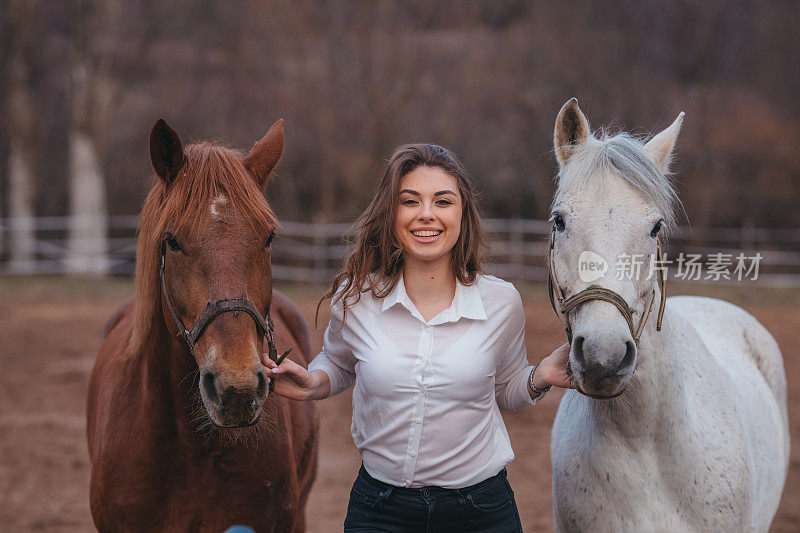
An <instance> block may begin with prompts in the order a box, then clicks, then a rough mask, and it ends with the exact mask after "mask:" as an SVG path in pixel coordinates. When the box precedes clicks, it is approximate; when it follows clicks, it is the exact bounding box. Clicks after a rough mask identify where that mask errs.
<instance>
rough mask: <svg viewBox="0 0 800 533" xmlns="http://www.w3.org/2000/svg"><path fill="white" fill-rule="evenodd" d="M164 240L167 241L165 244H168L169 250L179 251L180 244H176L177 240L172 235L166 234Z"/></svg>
mask: <svg viewBox="0 0 800 533" xmlns="http://www.w3.org/2000/svg"><path fill="white" fill-rule="evenodd" d="M166 241H167V246H169V249H170V250H172V251H173V252H180V251H181V245H180V244H178V241H177V240H176V239H175V237H173V236H172V235H167V238H166Z"/></svg>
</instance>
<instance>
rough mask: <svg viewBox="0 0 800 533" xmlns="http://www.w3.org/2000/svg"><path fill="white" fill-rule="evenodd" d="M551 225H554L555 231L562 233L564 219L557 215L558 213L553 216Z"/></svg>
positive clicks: (564, 225)
mask: <svg viewBox="0 0 800 533" xmlns="http://www.w3.org/2000/svg"><path fill="white" fill-rule="evenodd" d="M553 223H554V224H555V225H556V229H557V230H558V231H564V228H565V227H566V224H565V223H564V217H562V216H561V215H559V214H558V213H556V214H554V215H553Z"/></svg>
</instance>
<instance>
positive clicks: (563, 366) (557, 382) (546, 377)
mask: <svg viewBox="0 0 800 533" xmlns="http://www.w3.org/2000/svg"><path fill="white" fill-rule="evenodd" d="M569 351H570V345H569V343H566V342H565V343H564V344H562V345H561V346H559V347H558V348H556V349H555V350H553V353H551V354H550V355H548V356H547V357H545V358H544V359H542V362H541V363H539V367H538V368H537V369H536V373H535V374H534V375H533V384H534V385H535V386H536V388H538V389H544V388H545V387H547V386H548V385H552V386H554V387H561V388H562V389H574V388H575V382H574V381H573V380H572V376H570V375H569V374H567V365H569Z"/></svg>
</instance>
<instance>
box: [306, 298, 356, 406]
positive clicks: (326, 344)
mask: <svg viewBox="0 0 800 533" xmlns="http://www.w3.org/2000/svg"><path fill="white" fill-rule="evenodd" d="M343 316H344V312H343V310H342V307H341V302H337V303H336V304H332V305H331V319H330V322H328V327H327V329H325V337H324V340H323V346H322V351H321V352H320V353H319V354H318V355H317V356H316V357H315V358H314V360H313V361H311V364H309V365H308V370H309V371H313V370H322V371H323V372H325V373H326V374H327V375H328V378H329V379H330V381H331V392H330V394H328V398H330V397H331V396H335V395H337V394H339V393H340V392H342V391H345V390H347V389H349V388H350V387H352V386H353V384H354V383H355V382H356V373H355V365H356V357H355V356H354V355H353V350H352V348H351V346H350V344H349V343H348V342H347V340H346V339H345V327H344V323H343Z"/></svg>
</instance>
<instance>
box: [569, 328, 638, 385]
mask: <svg viewBox="0 0 800 533" xmlns="http://www.w3.org/2000/svg"><path fill="white" fill-rule="evenodd" d="M636 352H637V350H636V344H635V343H634V342H633V340H628V341H625V342H615V343H613V344H612V343H607V342H597V341H595V340H593V339H591V338H585V337H583V336H581V335H578V336H576V337H575V338H574V339H573V340H572V350H571V351H570V368H571V370H572V375H573V378H574V380H575V385H576V386H577V389H578V391H579V392H581V393H583V394H585V395H587V396H591V397H593V398H613V397H615V396H619V395H620V394H622V393H623V392H624V391H625V387H627V385H628V383H629V382H630V380H631V378H632V377H633V372H634V370H635V369H636V361H637V353H636Z"/></svg>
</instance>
